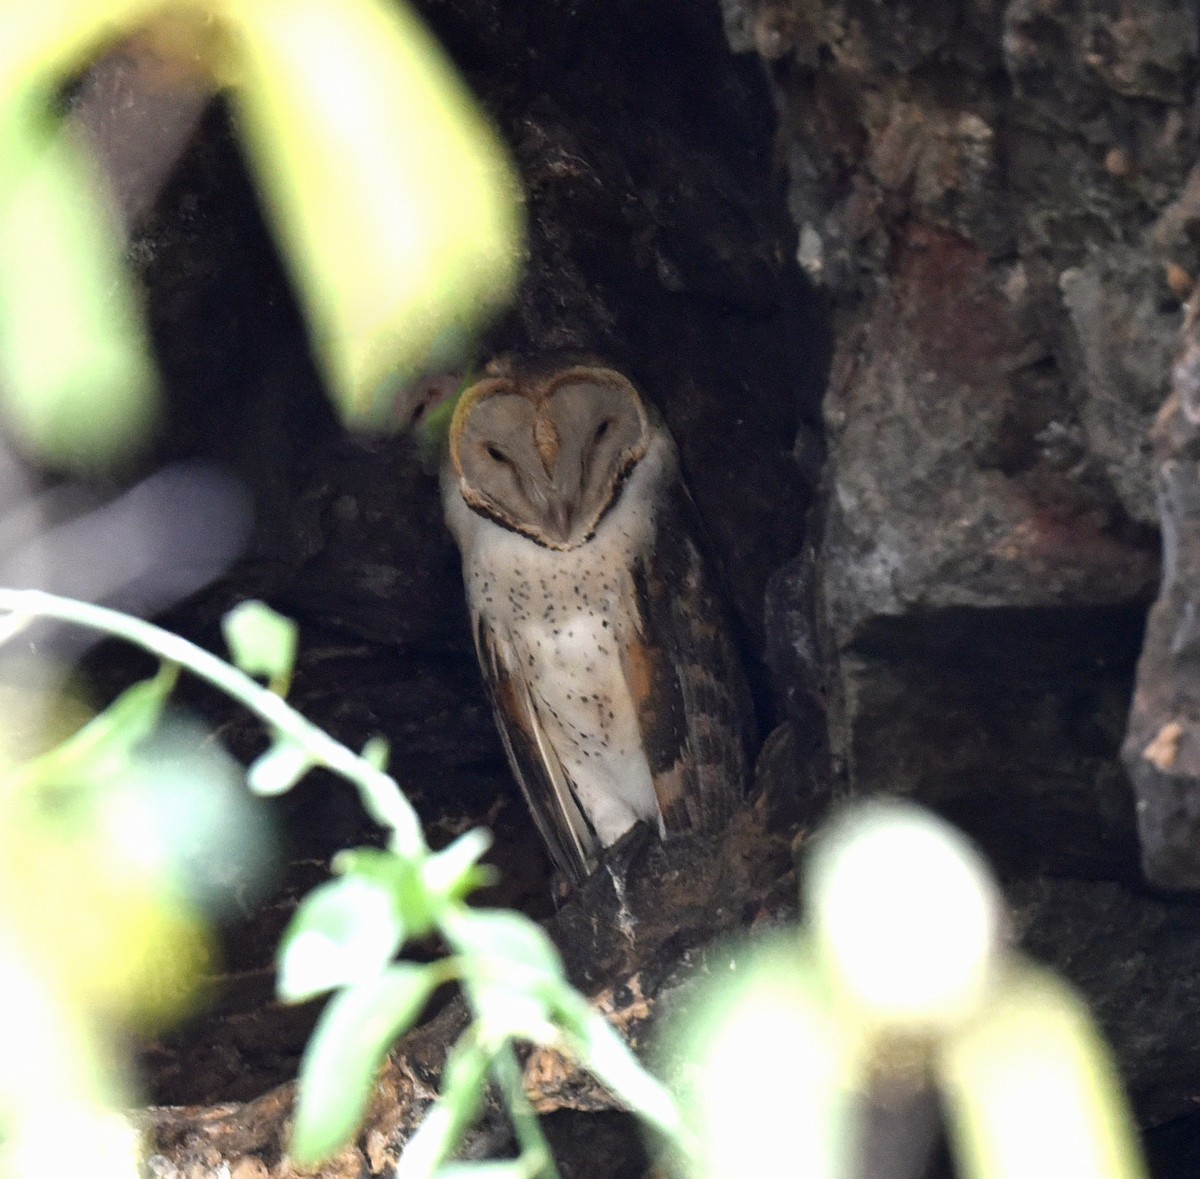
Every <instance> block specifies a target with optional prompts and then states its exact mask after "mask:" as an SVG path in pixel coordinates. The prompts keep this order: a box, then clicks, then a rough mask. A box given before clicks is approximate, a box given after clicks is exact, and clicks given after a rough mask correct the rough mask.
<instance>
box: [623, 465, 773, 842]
mask: <svg viewBox="0 0 1200 1179" xmlns="http://www.w3.org/2000/svg"><path fill="white" fill-rule="evenodd" d="M695 527H696V512H695V506H694V505H693V504H692V501H691V496H690V495H689V494H688V492H687V489H686V487H684V486H683V484H682V483H679V482H676V484H675V485H674V486H672V487H670V488H668V489H665V490H664V492H663V499H662V501H661V502H660V505H659V511H658V515H657V525H656V529H655V533H656V535H655V542H654V546H653V549H652V551H651V552H650V553H649V554H647V556H646V557H645V558H644V559H642V560H640V561H638V562H637V563H636V564H635V566H634V569H633V594H634V597H635V609H636V614H637V618H638V621H639V628H640V637H639V638H638V639H636V640H634V641H633V642H631V643H629V644H628V645H627V646H626V649H625V652H624V656H623V658H624V660H625V676H626V681H627V682H628V684H629V687H630V692H631V695H632V696H633V700H634V707H635V708H636V710H637V714H638V723H639V727H640V729H641V733H642V741H643V745H644V747H645V750H646V753H647V756H648V758H649V762H650V772H651V775H652V777H653V779H654V788H655V791H656V793H657V795H658V803H659V810H660V811H661V813H662V817H663V825H664V827H665V828H666V830H667V831H668V832H670V831H686V830H695V831H707V832H711V831H717V830H720V829H721V828H722V827H723V826H724V825H725V824H726V823H727V822H728V821H729V819H730V818H731V817H732V816H733V814H734V812H735V811H736V809H737V807H738V804H739V803H740V802H741V799H742V797H743V795H744V794H745V791H746V787H747V783H748V780H749V777H750V769H751V766H750V750H751V744H752V741H753V735H754V726H755V722H754V709H753V704H752V702H751V699H750V691H749V688H748V686H747V684H746V679H745V673H744V671H743V669H742V665H741V662H740V660H739V658H738V655H737V652H736V651H735V650H734V647H733V643H732V641H731V638H730V627H729V621H728V616H727V614H726V612H725V609H724V607H723V604H722V603H721V601H720V600H719V599H718V598H717V596H716V594H715V593H714V592H713V589H712V586H711V583H710V581H709V579H708V576H707V573H706V570H705V567H704V562H703V559H702V557H701V554H700V551H699V549H698V548H697V546H696V542H695V540H694V539H693V538H694V536H695V534H696V533H695Z"/></svg>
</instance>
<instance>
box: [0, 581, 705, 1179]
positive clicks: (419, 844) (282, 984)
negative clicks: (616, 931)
mask: <svg viewBox="0 0 1200 1179" xmlns="http://www.w3.org/2000/svg"><path fill="white" fill-rule="evenodd" d="M0 611H2V612H6V613H7V618H6V620H5V625H4V626H3V628H2V629H0V641H3V640H4V639H8V638H11V637H13V636H14V635H15V634H17V633H19V632H20V631H22V630H24V629H25V628H26V627H27V626H28V625H29V624H30V623H32V622H33V621H35V620H37V619H57V620H59V621H62V622H67V623H72V624H74V625H78V626H83V627H87V628H89V629H91V630H95V631H98V632H101V633H104V634H107V635H111V636H113V637H117V638H121V639H124V640H126V641H128V642H130V643H133V644H135V645H137V646H139V647H141V648H142V649H144V650H146V651H148V652H150V653H152V654H154V655H156V656H157V657H158V658H159V659H160V660H162V661H163V662H164V671H163V672H160V674H159V676H157V677H155V679H154V680H151V681H146V683H145V684H139V685H136V686H135V687H134V688H132V689H130V690H129V691H128V692H127V693H125V694H124V695H123V696H122V697H120V698H119V699H118V700H117V701H116V702H114V704H113V705H111V706H110V708H109V710H107V713H105V714H102V715H101V717H98V718H96V721H93V722H91V725H93V726H94V725H97V724H98V722H105V720H106V717H111V716H112V715H116V716H118V717H120V716H122V715H129V716H130V717H131V721H132V719H134V718H133V714H134V712H135V711H136V712H137V716H136V723H137V724H138V725H139V726H141V727H140V728H139V729H138V731H137V734H136V736H135V737H134V740H139V739H140V738H141V737H142V736H143V735H144V732H143V730H144V727H145V721H146V712H145V710H144V709H140V706H139V709H140V710H135V709H134V708H133V707H132V706H131V705H130V703H129V702H130V701H133V702H134V703H138V702H139V701H140V700H141V699H142V698H144V697H147V695H153V697H154V698H155V699H156V700H161V698H162V697H163V696H164V695H165V693H166V691H168V690H169V688H170V685H171V683H172V682H173V677H174V671H173V668H175V667H178V668H182V669H184V670H186V671H188V672H190V673H191V674H193V675H195V676H197V677H198V678H200V679H203V680H205V681H207V682H208V683H210V684H212V685H213V686H215V687H217V688H218V689H220V690H221V691H222V692H224V693H225V694H226V695H228V696H229V697H230V698H231V699H234V700H236V701H238V702H239V703H240V704H242V705H243V706H244V707H245V708H247V709H248V710H249V711H250V712H252V713H253V714H254V715H256V716H257V717H259V719H260V720H261V721H262V722H263V723H264V725H265V726H266V727H267V728H268V730H269V731H270V733H271V735H272V745H271V747H270V749H268V751H267V752H266V753H264V754H263V755H262V756H261V757H260V758H258V759H257V760H256V761H255V762H254V763H253V764H252V765H251V766H250V768H249V770H248V772H247V781H248V783H249V784H250V786H251V788H252V789H253V790H255V791H256V792H257V793H260V794H274V793H279V792H281V791H284V790H287V789H289V788H290V787H291V786H292V785H294V784H295V782H297V781H298V780H299V779H300V778H301V777H302V776H303V775H304V773H306V772H307V770H309V769H310V768H313V767H316V766H321V767H324V768H325V769H328V770H331V771H332V772H334V773H336V774H338V775H340V776H341V777H343V778H345V779H346V780H348V781H350V782H352V783H353V784H354V785H355V786H356V787H357V788H358V790H359V793H360V796H361V797H362V800H363V803H364V805H365V807H366V808H367V810H368V811H369V813H370V814H371V815H372V817H373V818H374V819H375V820H376V821H377V822H379V823H380V825H381V826H383V827H385V828H386V829H387V830H388V832H389V836H388V845H387V848H386V850H385V849H380V848H373V847H363V848H353V849H347V850H345V851H343V852H341V853H339V854H338V855H337V856H336V857H335V858H334V861H333V870H334V873H335V877H334V879H332V880H331V881H329V882H327V883H326V884H323V885H321V886H319V887H318V888H316V889H315V890H314V891H313V892H312V893H310V894H309V896H308V897H306V898H305V899H304V901H303V902H302V903H301V905H300V907H299V908H298V910H297V912H296V914H295V915H294V917H293V919H292V922H291V924H290V925H289V927H288V929H287V930H286V931H285V933H284V937H283V941H282V944H281V947H280V957H279V980H278V989H279V993H280V995H281V997H282V998H284V999H285V1000H288V1001H292V1002H299V1001H303V1000H306V999H309V998H312V997H315V996H317V995H320V994H323V993H325V992H328V991H331V990H335V991H336V992H337V993H336V994H335V995H334V996H333V998H332V999H331V1000H330V1002H329V1003H328V1004H327V1006H326V1008H325V1011H324V1012H323V1014H322V1016H321V1019H320V1021H319V1023H318V1025H317V1028H316V1030H315V1032H314V1033H313V1037H312V1039H311V1041H310V1043H309V1045H308V1048H307V1049H306V1052H305V1055H304V1059H303V1061H302V1065H301V1073H300V1079H299V1093H298V1099H297V1108H296V1116H295V1121H294V1125H293V1131H292V1142H291V1152H290V1153H291V1156H292V1158H293V1161H294V1162H295V1163H296V1164H297V1165H300V1166H305V1167H311V1166H314V1165H316V1164H317V1163H319V1162H320V1161H322V1160H323V1159H325V1158H328V1157H329V1156H330V1155H332V1154H333V1153H335V1152H336V1151H337V1150H338V1149H340V1148H341V1146H343V1145H344V1144H345V1143H346V1142H347V1141H348V1140H349V1139H350V1138H351V1137H352V1135H353V1134H354V1133H355V1131H356V1129H357V1127H358V1125H359V1123H360V1121H361V1118H362V1115H363V1113H364V1111H365V1109H366V1104H367V1101H368V1099H369V1096H370V1093H371V1090H372V1086H373V1082H374V1078H375V1074H376V1072H377V1070H378V1068H379V1066H380V1065H381V1063H382V1061H383V1059H384V1057H385V1056H386V1053H387V1051H388V1049H389V1048H390V1046H391V1044H392V1043H393V1042H394V1040H395V1039H396V1038H397V1037H399V1036H400V1035H402V1034H403V1033H404V1032H405V1031H407V1030H408V1029H409V1028H410V1027H412V1026H413V1024H414V1023H415V1022H416V1020H417V1019H418V1018H419V1016H420V1014H421V1011H422V1010H423V1009H424V1007H425V1005H426V1003H427V1001H428V999H429V997H430V996H431V995H432V994H433V992H434V991H435V990H436V989H437V988H438V987H439V986H441V985H443V984H444V983H446V982H449V981H452V980H457V981H458V982H459V983H460V985H461V986H462V989H463V993H464V997H465V999H466V1002H467V1004H468V1007H469V1008H470V1010H471V1012H472V1014H473V1016H474V1022H473V1023H472V1025H471V1026H470V1027H469V1028H468V1029H467V1030H466V1032H464V1033H463V1035H462V1037H461V1038H460V1039H459V1041H458V1043H457V1044H456V1046H455V1047H454V1049H453V1050H452V1052H451V1054H450V1059H449V1060H448V1062H447V1066H446V1070H445V1073H444V1077H443V1092H442V1096H441V1098H440V1101H439V1103H438V1105H437V1106H435V1107H434V1108H433V1110H431V1112H430V1114H429V1116H428V1117H427V1119H426V1121H425V1122H424V1123H423V1125H422V1126H421V1128H420V1129H419V1130H418V1132H417V1134H416V1135H415V1136H414V1137H413V1139H412V1141H411V1143H410V1144H409V1147H408V1149H407V1150H406V1152H405V1155H404V1157H403V1159H402V1161H401V1165H400V1169H399V1174H400V1175H401V1176H404V1177H406V1179H413V1177H414V1176H426V1175H441V1176H449V1175H450V1174H453V1175H456V1176H460V1175H467V1174H470V1173H471V1171H472V1170H474V1169H476V1168H474V1167H472V1166H471V1165H469V1164H452V1165H447V1160H448V1159H450V1158H451V1156H452V1155H453V1154H454V1152H455V1151H456V1149H457V1148H458V1146H459V1145H460V1143H461V1142H462V1139H463V1137H464V1135H465V1134H466V1132H467V1130H468V1129H469V1128H470V1126H471V1124H472V1122H473V1121H474V1119H475V1118H476V1116H477V1115H478V1113H479V1110H480V1108H481V1106H482V1103H483V1095H484V1092H485V1089H486V1087H487V1084H488V1078H489V1076H490V1078H491V1079H492V1081H493V1082H494V1083H495V1086H496V1090H497V1092H498V1094H499V1096H500V1099H501V1101H502V1103H503V1104H504V1106H505V1108H506V1110H507V1111H508V1114H509V1116H510V1118H511V1120H512V1124H513V1129H514V1133H515V1135H516V1138H517V1143H518V1147H519V1150H520V1154H519V1156H518V1158H517V1159H515V1160H512V1161H511V1163H509V1164H503V1165H502V1168H503V1173H504V1174H506V1175H511V1176H514V1177H515V1176H530V1177H532V1176H539V1175H543V1176H555V1175H556V1174H557V1170H556V1168H555V1165H554V1160H553V1156H552V1154H551V1152H550V1148H549V1145H548V1144H547V1142H546V1139H545V1137H544V1135H543V1133H542V1130H541V1126H540V1123H539V1122H538V1119H537V1117H536V1115H535V1113H534V1111H533V1108H532V1106H531V1104H530V1102H529V1099H528V1097H527V1096H526V1094H525V1092H524V1088H523V1079H522V1072H521V1067H520V1064H519V1062H518V1059H517V1057H516V1054H515V1052H514V1047H513V1045H514V1043H515V1042H518V1041H524V1042H532V1043H535V1044H539V1045H543V1046H547V1047H553V1048H557V1049H560V1050H562V1051H564V1052H567V1053H568V1054H570V1055H572V1056H574V1057H575V1058H576V1059H577V1060H578V1061H579V1062H580V1063H581V1064H582V1065H583V1066H584V1067H585V1068H587V1069H589V1070H590V1071H591V1072H592V1073H593V1074H594V1075H595V1076H596V1077H597V1078H598V1079H599V1080H600V1081H601V1082H602V1083H603V1084H604V1085H605V1086H606V1087H607V1088H609V1089H610V1090H611V1091H612V1092H613V1094H614V1095H616V1096H617V1097H618V1098H620V1099H621V1100H622V1101H623V1102H625V1104H627V1105H628V1106H629V1107H630V1108H631V1109H633V1110H635V1111H636V1112H637V1113H639V1114H640V1115H641V1116H642V1117H643V1118H644V1119H645V1120H646V1121H647V1122H648V1123H649V1124H651V1125H652V1126H654V1127H655V1128H656V1129H657V1130H659V1131H660V1132H661V1133H663V1134H665V1135H667V1136H668V1137H671V1138H674V1139H676V1140H678V1139H679V1138H680V1137H681V1134H682V1131H681V1121H680V1117H679V1113H678V1110H677V1108H676V1105H675V1102H674V1100H673V1098H672V1097H671V1095H670V1094H669V1093H668V1092H667V1090H666V1089H665V1088H663V1086H662V1085H660V1084H659V1083H658V1082H657V1081H656V1080H654V1079H653V1078H652V1077H650V1076H649V1075H648V1074H647V1073H646V1072H644V1071H643V1070H642V1068H641V1066H640V1065H639V1064H638V1063H637V1061H636V1059H635V1058H634V1057H633V1055H632V1053H631V1052H630V1051H629V1049H628V1047H627V1046H626V1044H625V1043H624V1041H623V1040H622V1039H621V1038H620V1036H619V1035H618V1034H617V1032H616V1031H615V1030H614V1029H613V1027H612V1026H611V1025H610V1024H609V1023H608V1022H607V1021H606V1020H605V1019H604V1017H603V1016H602V1015H601V1014H600V1013H599V1012H598V1011H596V1010H595V1009H594V1008H593V1007H592V1006H590V1005H589V1004H588V1002H587V1000H586V999H585V998H584V997H583V996H582V995H580V994H579V993H578V992H577V991H575V990H574V988H573V987H571V985H570V984H569V983H568V982H567V980H566V977H565V974H564V971H563V966H562V961H561V959H560V958H559V955H558V952H557V950H556V949H555V948H554V946H553V944H552V943H551V942H550V939H549V938H548V937H547V936H546V934H545V932H544V931H543V930H542V929H541V928H539V927H538V926H537V925H536V924H534V923H533V922H532V921H530V920H529V919H527V918H525V917H523V916H521V915H520V914H517V913H513V912H507V911H502V910H486V909H484V910H481V909H472V908H469V907H468V906H467V904H466V898H467V897H468V895H469V894H470V893H471V892H472V891H473V890H474V889H475V888H476V887H478V886H479V885H480V884H481V883H483V882H485V881H486V880H487V879H489V874H488V872H487V871H486V870H485V869H484V868H483V867H482V866H481V865H480V864H479V860H480V857H481V856H482V855H483V853H484V852H485V851H486V850H487V848H488V846H489V844H490V836H489V835H488V834H487V832H485V831H482V830H473V831H469V832H467V833H466V834H464V835H462V836H460V837H459V838H458V839H457V840H455V841H454V842H453V843H452V844H450V845H449V846H448V847H447V848H445V849H443V850H441V851H439V852H433V851H431V850H430V849H429V848H428V846H427V844H426V842H425V838H424V835H423V833H422V831H421V826H420V822H419V820H418V818H417V816H416V813H415V812H414V810H413V808H412V806H411V804H410V803H409V802H408V800H407V799H406V798H405V797H404V795H403V793H402V791H401V790H400V787H399V785H398V783H397V782H396V780H395V779H394V778H393V777H392V776H391V775H390V774H388V773H387V772H386V770H385V769H384V768H383V763H384V761H385V759H386V748H385V747H384V746H383V744H382V743H381V742H372V743H369V744H368V746H367V748H366V749H365V750H364V752H363V753H361V754H359V753H355V752H354V751H353V750H351V749H350V748H349V747H347V746H346V745H343V744H342V743H340V742H338V741H336V740H334V739H333V738H332V737H330V736H329V735H328V734H327V733H325V732H324V731H323V730H322V729H320V728H319V727H317V726H316V725H314V724H312V723H311V722H310V721H308V720H306V719H305V718H304V717H303V716H302V715H301V714H300V713H298V712H297V711H296V710H295V709H294V708H292V707H291V706H290V705H289V704H287V703H286V702H285V701H284V700H283V699H282V697H281V696H280V695H278V694H277V693H276V692H275V691H273V690H272V689H271V687H269V686H263V685H262V684H260V683H259V682H257V681H256V680H255V679H254V678H253V676H254V675H259V676H265V677H267V678H268V679H269V681H270V682H271V683H273V684H275V685H276V686H280V685H282V684H286V683H287V682H288V681H289V680H290V676H291V668H292V662H293V659H294V656H295V648H296V635H295V628H294V625H293V624H291V623H290V622H288V620H286V619H283V618H281V617H280V616H279V615H278V614H276V613H275V612H274V611H271V610H270V609H269V608H268V607H266V606H264V605H263V604H262V603H258V602H247V603H243V604H242V605H241V606H239V607H238V608H237V609H236V610H235V611H233V612H231V614H229V615H227V616H226V619H225V627H224V629H225V636H226V640H227V642H228V644H229V647H230V650H231V654H232V656H233V658H234V660H235V661H236V663H237V664H238V666H233V665H232V664H230V663H227V662H226V661H225V660H223V659H220V658H218V657H217V656H215V655H213V654H212V653H210V652H208V651H205V650H204V649H203V648H201V647H198V646H196V645H195V644H194V643H191V642H189V641H188V640H186V639H183V638H181V637H180V636H178V635H175V634H172V633H170V632H169V631H166V630H163V629H162V628H161V627H158V626H155V625H154V624H152V623H149V622H145V621H143V620H141V619H137V618H133V617H131V616H129V615H126V614H122V613H120V612H118V611H115V610H111V609H108V608H106V607H103V606H97V605H94V604H92V603H88V602H81V601H77V600H74V599H70V598H64V597H59V596H57V595H54V594H49V593H45V592H43V591H40V590H19V589H6V588H0ZM147 684H149V685H153V691H152V693H150V692H148V690H147ZM139 693H140V695H139ZM88 727H91V726H88ZM101 727H102V728H104V725H103V724H102V725H101ZM107 727H108V728H111V720H109V721H108V726H107ZM78 737H79V735H78V734H77V737H76V738H75V739H72V740H77V739H78ZM84 745H85V746H86V742H84ZM54 752H55V751H52V753H51V755H48V756H53V753H54ZM435 932H436V933H437V934H439V935H440V936H441V938H442V940H443V941H444V942H445V943H446V944H447V945H448V946H449V947H450V948H451V950H452V951H453V956H452V957H450V958H446V959H443V960H441V961H438V962H433V963H428V964H418V963H411V962H403V961H396V955H397V954H398V953H399V951H400V950H401V949H402V947H403V946H404V945H405V943H407V942H409V941H412V940H415V939H419V938H423V937H425V936H427V935H429V934H431V933H435ZM488 1167H489V1170H488V1172H487V1173H488V1174H489V1175H491V1174H495V1173H497V1172H496V1164H488Z"/></svg>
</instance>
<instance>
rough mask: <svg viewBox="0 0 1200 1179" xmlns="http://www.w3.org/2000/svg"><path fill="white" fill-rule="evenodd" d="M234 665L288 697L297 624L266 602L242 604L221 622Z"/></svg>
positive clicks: (293, 664)
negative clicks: (258, 677)
mask: <svg viewBox="0 0 1200 1179" xmlns="http://www.w3.org/2000/svg"><path fill="white" fill-rule="evenodd" d="M221 632H222V634H224V636H225V645H226V646H227V647H228V648H229V654H230V656H231V657H232V659H233V662H234V663H235V664H236V665H237V666H238V667H240V668H241V669H242V671H244V672H245V673H246V674H247V675H260V676H265V677H266V678H267V680H268V681H269V683H270V687H271V690H272V691H273V692H277V693H278V694H279V695H280V696H286V695H287V689H288V687H289V686H290V683H291V678H292V668H293V667H294V666H295V663H296V642H297V639H296V636H297V628H296V624H295V623H294V622H293V621H292V620H291V619H290V618H285V617H284V616H283V615H282V614H280V613H278V612H277V611H275V610H272V609H271V607H270V606H268V605H267V604H266V603H265V602H257V601H249V602H242V604H241V605H240V606H236V607H234V609H232V610H230V611H229V613H228V614H226V615H225V617H224V618H223V619H222V620H221Z"/></svg>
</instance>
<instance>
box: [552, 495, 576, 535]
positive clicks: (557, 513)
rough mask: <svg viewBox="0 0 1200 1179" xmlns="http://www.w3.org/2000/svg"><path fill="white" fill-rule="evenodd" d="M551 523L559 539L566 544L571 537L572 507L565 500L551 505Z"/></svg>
mask: <svg viewBox="0 0 1200 1179" xmlns="http://www.w3.org/2000/svg"><path fill="white" fill-rule="evenodd" d="M550 523H551V525H553V527H554V531H555V533H556V536H557V539H558V540H561V541H563V542H564V543H566V541H567V540H569V539H570V537H571V505H570V504H569V503H567V502H566V501H565V500H559V501H558V502H557V503H553V504H551V505H550Z"/></svg>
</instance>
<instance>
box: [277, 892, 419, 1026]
mask: <svg viewBox="0 0 1200 1179" xmlns="http://www.w3.org/2000/svg"><path fill="white" fill-rule="evenodd" d="M404 937H405V930H404V925H403V922H402V921H401V919H400V915H399V913H398V911H397V908H396V904H395V901H394V898H393V896H392V893H391V891H390V890H389V889H388V888H385V887H382V886H381V885H380V884H379V883H377V882H376V881H373V880H371V879H369V878H367V877H365V876H347V877H342V878H341V879H338V880H331V881H329V882H328V883H326V884H322V885H321V886H320V887H319V888H316V889H314V890H313V891H312V892H311V893H309V894H308V896H307V897H305V898H304V900H303V901H302V902H301V904H300V907H299V908H298V909H297V910H296V913H295V915H294V916H293V917H292V919H291V921H290V922H289V923H288V927H287V929H286V930H285V931H284V934H283V939H282V941H281V942H280V951H279V954H280V957H279V980H278V984H277V989H278V991H279V995H280V998H282V999H284V1000H286V1001H288V1002H293V1003H294V1002H301V1001H303V1000H305V999H310V998H312V997H313V996H314V995H319V994H321V993H322V992H323V991H328V990H331V989H332V988H334V987H340V986H347V985H350V984H353V983H358V982H362V981H364V980H367V979H370V978H372V977H374V976H376V975H378V974H380V973H381V972H382V971H383V970H384V968H385V967H386V966H387V964H388V963H389V962H390V961H391V959H392V957H393V955H394V954H395V953H396V951H397V950H398V949H399V948H400V946H401V945H402V943H403V941H404Z"/></svg>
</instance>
